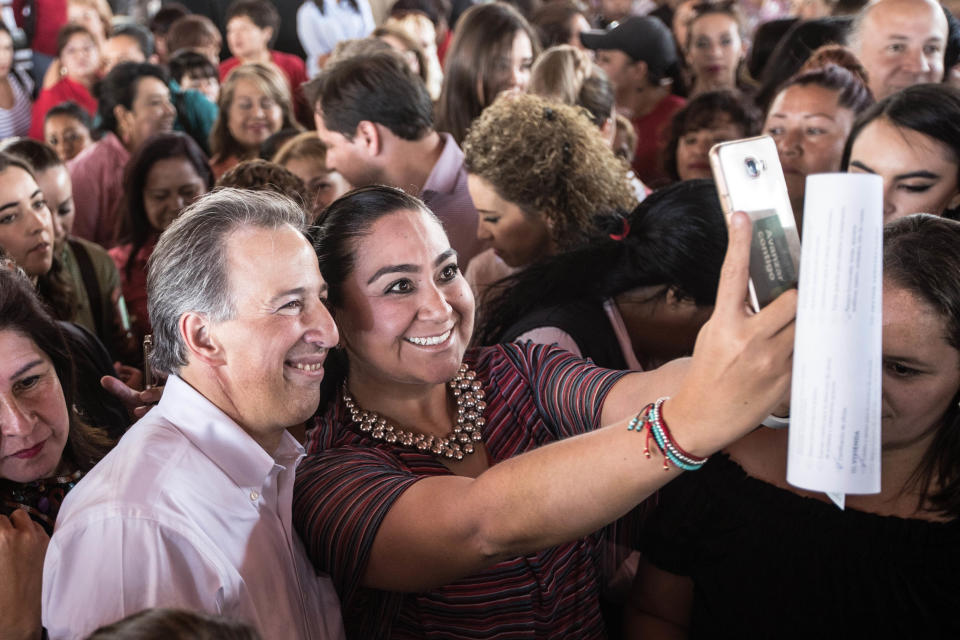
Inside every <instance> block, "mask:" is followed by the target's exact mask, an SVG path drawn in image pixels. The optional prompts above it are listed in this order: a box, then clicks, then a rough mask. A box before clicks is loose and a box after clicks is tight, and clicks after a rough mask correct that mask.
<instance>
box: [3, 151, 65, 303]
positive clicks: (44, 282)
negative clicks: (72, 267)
mask: <svg viewBox="0 0 960 640" xmlns="http://www.w3.org/2000/svg"><path fill="white" fill-rule="evenodd" d="M10 167H16V168H17V169H21V170H23V171H26V172H27V174H28V175H29V176H30V178H31V179H32V180H33V181H34V182H36V180H37V176H36V174H35V173H34V169H33V167H32V166H30V163H29V162H27V161H26V160H24V159H23V158H22V157H21V156H19V155H14V154H12V153H7V152H5V151H0V173H3V172H4V171H6V170H7V169H9V168H10ZM37 294H38V295H39V296H40V298H41V299H42V300H43V301H44V302H45V303H46V304H47V306H48V307H49V308H50V311H51V312H52V313H53V315H54V316H55V317H56V318H57V320H73V316H74V313H76V310H77V297H76V294H75V293H74V291H73V289H72V288H71V286H70V283H69V281H68V280H67V277H66V275H65V274H64V267H63V263H62V262H60V258H59V256H56V255H54V256H53V264H52V265H51V267H50V270H49V271H47V272H46V273H44V274H41V275H39V276H37Z"/></svg>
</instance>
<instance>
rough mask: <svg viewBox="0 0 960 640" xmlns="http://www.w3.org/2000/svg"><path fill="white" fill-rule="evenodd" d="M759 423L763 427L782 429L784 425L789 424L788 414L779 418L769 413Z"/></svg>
mask: <svg viewBox="0 0 960 640" xmlns="http://www.w3.org/2000/svg"><path fill="white" fill-rule="evenodd" d="M760 424H762V425H763V426H765V427H770V428H771V429H783V428H784V427H789V426H790V416H787V417H786V418H780V417H777V416H775V415H773V414H772V413H771V414H770V415H768V416H767V417H766V418H764V419H763V422H761V423H760Z"/></svg>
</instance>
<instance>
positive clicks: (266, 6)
mask: <svg viewBox="0 0 960 640" xmlns="http://www.w3.org/2000/svg"><path fill="white" fill-rule="evenodd" d="M238 16H246V17H247V18H250V22H252V23H253V24H255V25H257V26H258V27H260V28H261V29H266V28H267V27H270V28H271V29H273V37H274V38H276V37H277V31H278V30H279V29H280V14H279V13H277V8H276V7H274V6H273V3H272V2H267V1H266V0H234V2H233V3H231V5H230V6H229V7H227V14H226V16H225V18H224V22H225V23H226V22H230V21H231V20H232V19H234V18H236V17H238Z"/></svg>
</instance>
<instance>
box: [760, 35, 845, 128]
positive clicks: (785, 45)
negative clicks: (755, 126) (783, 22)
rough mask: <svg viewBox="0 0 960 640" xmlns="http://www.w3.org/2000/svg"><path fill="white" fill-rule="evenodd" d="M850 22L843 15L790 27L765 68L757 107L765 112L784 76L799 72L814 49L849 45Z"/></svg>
mask: <svg viewBox="0 0 960 640" xmlns="http://www.w3.org/2000/svg"><path fill="white" fill-rule="evenodd" d="M850 23H851V18H849V17H847V16H843V17H832V18H817V19H815V20H803V21H801V22H798V23H796V24H795V25H793V26H792V27H790V30H789V31H787V34H786V35H785V36H783V39H781V40H780V44H778V45H777V47H776V49H774V50H773V53H772V54H770V59H769V60H768V61H767V64H766V65H765V66H764V68H763V75H761V76H760V91H758V92H757V97H756V103H757V106H758V107H760V109H761V110H763V111H766V109H767V106H768V105H769V104H770V103H771V102H772V101H773V98H774V96H776V94H777V91H778V90H779V89H780V85H782V84H783V80H784V78H790V77H792V76H793V75H794V74H795V73H796V72H797V71H799V70H800V67H802V66H803V63H804V62H806V61H807V59H808V58H809V57H810V55H811V54H812V53H813V52H814V51H816V50H817V49H819V48H820V47H822V46H823V45H826V44H846V42H847V31H848V29H849V28H850Z"/></svg>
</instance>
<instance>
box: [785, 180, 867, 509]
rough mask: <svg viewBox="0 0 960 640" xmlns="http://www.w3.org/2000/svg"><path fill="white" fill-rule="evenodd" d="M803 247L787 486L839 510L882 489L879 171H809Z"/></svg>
mask: <svg viewBox="0 0 960 640" xmlns="http://www.w3.org/2000/svg"><path fill="white" fill-rule="evenodd" d="M801 247H802V249H801V251H802V252H801V257H800V280H799V297H798V305H797V329H796V340H795V342H794V350H793V382H792V387H791V398H790V432H789V449H788V457H787V482H789V483H790V484H792V485H794V486H796V487H800V488H803V489H809V490H811V491H824V492H827V493H828V494H829V495H830V497H831V499H832V500H834V502H836V503H837V505H838V506H840V507H841V508H843V496H844V494H848V493H850V494H865V493H878V492H879V491H880V382H881V380H880V376H881V340H882V337H881V328H882V325H881V317H880V316H881V309H882V304H881V293H882V288H883V273H882V256H883V253H882V251H883V181H882V179H881V178H880V176H876V175H871V174H851V173H829V174H820V175H812V176H809V177H808V178H807V187H806V195H805V197H804V207H803V239H802V242H801Z"/></svg>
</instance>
